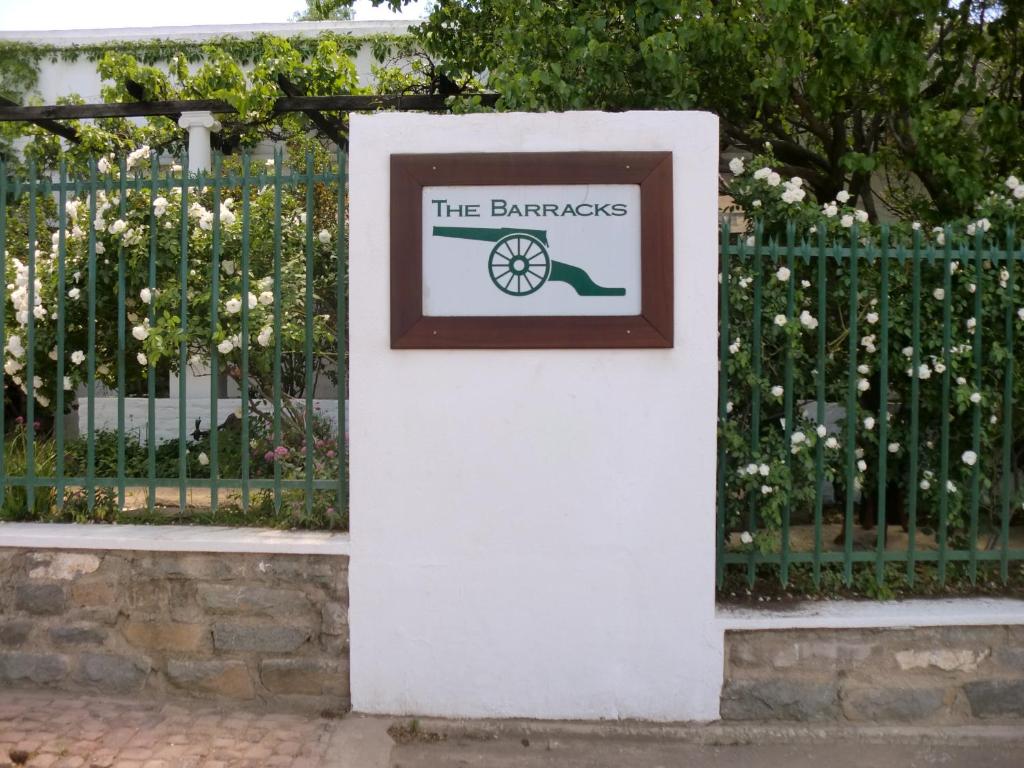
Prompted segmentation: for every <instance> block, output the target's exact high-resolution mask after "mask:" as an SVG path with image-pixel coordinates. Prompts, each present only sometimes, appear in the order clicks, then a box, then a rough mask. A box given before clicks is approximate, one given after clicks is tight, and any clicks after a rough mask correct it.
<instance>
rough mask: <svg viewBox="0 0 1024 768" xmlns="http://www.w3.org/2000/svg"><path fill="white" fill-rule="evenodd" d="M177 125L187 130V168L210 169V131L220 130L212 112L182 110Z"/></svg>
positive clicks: (195, 169)
mask: <svg viewBox="0 0 1024 768" xmlns="http://www.w3.org/2000/svg"><path fill="white" fill-rule="evenodd" d="M178 125H179V126H181V127H182V128H184V129H185V130H187V131H188V169H189V170H190V171H192V172H195V171H208V170H210V133H211V132H213V131H219V130H220V123H219V122H217V120H216V119H214V117H213V113H212V112H182V113H181V117H179V118H178Z"/></svg>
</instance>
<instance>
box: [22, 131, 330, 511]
mask: <svg viewBox="0 0 1024 768" xmlns="http://www.w3.org/2000/svg"><path fill="white" fill-rule="evenodd" d="M154 159H155V158H154V156H151V154H150V152H149V149H148V148H147V147H141V148H139V149H138V150H137V151H135V152H132V153H131V154H129V155H128V157H127V162H126V163H124V164H121V163H119V162H118V161H117V160H116V159H115V158H114V157H112V156H104V157H103V158H101V162H100V163H98V164H97V165H98V168H97V170H98V169H99V167H103V168H105V169H106V173H105V175H101V176H99V180H98V184H97V187H98V188H97V191H96V194H95V197H93V196H91V195H90V193H89V189H88V187H86V188H85V189H84V190H83V191H82V192H81V193H79V194H70V195H68V196H67V200H66V201H65V205H64V208H63V210H58V209H57V206H56V205H55V204H54V200H53V198H52V197H51V196H49V195H45V196H43V195H40V196H37V198H36V206H37V211H36V240H37V245H36V249H35V264H34V270H35V274H34V289H33V291H32V293H33V294H34V296H33V297H32V304H33V305H34V306H31V307H30V306H29V304H30V299H29V293H30V291H29V290H28V281H29V266H28V265H29V259H28V225H27V223H26V222H27V220H28V215H29V214H28V208H29V203H28V201H27V197H26V196H24V195H23V196H22V197H21V198H20V199H19V200H17V201H15V202H14V203H13V204H9V205H8V208H7V225H8V226H7V230H6V258H5V270H6V271H5V278H6V291H5V298H6V301H5V304H4V312H5V318H4V319H5V345H4V349H3V363H4V377H5V379H4V380H5V390H6V392H7V394H8V398H9V399H12V400H16V399H17V396H18V395H20V397H21V398H22V399H23V400H24V398H26V397H27V393H28V389H29V388H28V384H27V378H28V374H27V357H28V355H29V354H31V353H32V350H29V349H28V315H29V312H30V311H31V312H32V316H33V323H34V338H35V349H34V359H33V363H34V371H33V374H34V381H33V384H34V391H33V395H34V398H35V409H34V410H35V418H36V419H37V420H38V421H40V426H41V429H40V432H41V437H40V439H45V437H46V435H47V433H48V428H47V426H46V425H47V424H49V423H51V422H52V420H53V419H54V418H55V416H56V415H57V414H55V413H54V409H55V407H56V401H57V397H56V395H57V391H56V388H57V386H58V381H57V377H58V357H59V355H58V343H57V342H58V294H59V293H60V292H61V290H62V291H63V307H64V317H63V322H64V334H63V353H64V358H63V361H62V364H63V379H62V381H61V382H59V384H60V386H61V387H62V389H63V392H64V406H65V409H69V408H70V407H71V405H72V403H73V400H74V391H75V390H76V389H77V388H78V386H79V385H81V384H84V383H86V382H87V377H88V373H89V368H90V362H91V365H92V367H93V368H94V369H95V379H96V381H97V382H99V383H102V384H104V385H106V386H107V387H109V388H110V389H112V390H116V389H120V390H121V391H122V392H123V393H124V394H126V395H132V394H145V393H146V391H147V381H148V378H147V377H148V376H149V375H150V372H151V371H152V372H154V374H157V373H159V374H160V375H166V374H167V373H179V368H180V359H181V355H180V351H181V347H182V345H183V346H184V349H185V358H186V360H187V364H188V365H189V366H190V367H192V368H193V369H196V368H202V367H212V365H213V360H214V358H215V365H216V368H217V369H218V370H219V371H220V372H222V373H223V374H226V375H227V376H228V377H230V378H232V379H234V380H235V381H236V382H237V383H239V384H240V385H241V383H242V376H243V374H242V350H243V348H245V347H246V345H247V351H248V377H247V379H246V382H247V384H248V391H249V410H250V414H251V417H250V434H251V436H252V438H253V439H252V444H251V446H250V451H251V454H252V457H253V459H252V462H251V464H252V466H251V469H250V471H251V474H252V476H254V477H256V476H261V475H262V476H268V473H269V476H273V472H274V465H275V464H277V463H279V462H282V461H284V459H285V458H289V457H295V458H297V457H299V456H300V454H301V455H304V453H305V451H306V448H307V446H306V445H305V435H306V423H305V422H306V415H305V412H304V411H305V403H304V400H303V396H304V392H305V391H306V387H307V385H308V386H313V385H314V382H307V381H306V379H305V376H306V372H305V367H306V361H305V345H306V336H307V333H306V327H307V325H306V324H307V299H306V283H307V249H309V251H308V252H309V254H310V256H311V263H312V267H313V270H312V275H311V278H312V284H313V302H312V305H309V309H310V310H311V313H312V325H311V331H312V333H311V339H312V348H313V358H312V359H313V367H314V371H313V374H314V377H315V378H328V379H331V380H332V381H335V382H336V380H337V371H338V370H339V366H338V333H339V326H338V318H337V291H338V289H339V287H338V284H339V281H338V261H337V259H338V256H337V252H338V248H337V245H338V243H337V238H338V212H337V202H336V201H337V190H336V189H331V188H329V185H326V184H321V183H315V184H314V195H313V197H312V201H313V202H312V208H311V209H310V210H309V211H307V200H306V184H305V181H304V179H303V176H302V174H303V173H304V170H299V171H297V172H296V175H295V180H294V181H291V182H286V183H283V184H282V185H281V188H280V200H279V201H278V202H277V205H278V206H279V208H280V211H281V215H280V226H279V230H280V267H279V268H280V279H275V220H276V217H275V187H274V184H273V179H274V169H273V168H272V167H265V166H264V164H263V163H260V164H259V167H252V168H250V172H251V174H252V178H250V183H249V186H248V189H249V200H248V211H247V212H246V204H245V202H244V199H243V197H244V194H245V193H244V191H243V187H242V185H241V183H240V182H241V167H240V164H239V162H238V161H234V162H233V163H230V164H228V163H226V165H227V166H228V167H226V168H225V169H224V174H223V175H222V179H223V186H222V187H221V189H220V191H219V195H218V196H219V200H215V193H214V190H213V188H212V186H211V184H209V183H207V184H206V185H205V186H203V187H202V188H199V189H197V188H196V187H195V186H190V187H189V188H188V189H187V191H186V192H185V193H184V195H185V203H184V205H183V193H182V187H181V180H182V172H181V171H180V167H178V168H177V170H174V171H170V172H169V171H167V170H166V169H164V170H160V171H159V178H160V180H161V181H160V183H159V185H158V187H157V189H156V191H155V193H151V192H150V189H149V185H150V183H151V182H150V174H151V171H152V167H151V163H152V162H153V160H154ZM259 173H263V176H258V174H259ZM282 173H283V174H284V175H287V174H288V173H290V171H289V170H288V169H286V168H283V169H282ZM122 174H125V177H124V178H123V179H122ZM191 183H192V184H193V185H194V184H195V183H196V181H195V179H194V178H193V179H192V182H191ZM183 208H184V210H183ZM308 216H312V221H311V222H310V225H311V226H310V227H307V217H308ZM183 228H184V229H183ZM183 232H184V236H183ZM246 239H247V241H248V249H247V251H245V250H244V249H243V241H244V240H246ZM215 240H216V247H217V249H218V251H219V259H218V260H217V264H216V267H215V263H214V262H215V259H214V247H215ZM183 241H184V246H185V248H186V249H187V255H186V257H185V260H184V264H183V263H182V258H181V254H182V247H183ZM90 242H93V243H94V250H95V270H94V273H93V274H90V269H89V251H90ZM62 244H63V249H64V254H65V255H64V262H63V268H64V277H63V280H64V285H63V288H61V286H60V270H59V265H60V253H61V247H62ZM151 254H152V256H153V262H154V263H153V265H152V268H153V270H152V271H153V273H154V274H155V279H152V278H151V276H150V272H151V264H150V261H151ZM119 263H121V264H122V265H123V270H119ZM243 264H245V265H246V269H245V270H243V269H242V265H243ZM183 273H184V277H185V285H184V290H185V302H184V304H185V311H184V313H183V312H182V282H181V278H182V274H183ZM93 282H94V288H93V286H92V283H93ZM215 284H216V297H214V286H215ZM122 291H123V307H124V311H123V314H122V315H120V316H119V297H121V296H122ZM90 295H92V297H93V298H94V301H95V323H94V324H93V331H94V333H95V345H94V347H93V348H92V349H91V350H90V346H89V332H90V322H89V300H90ZM243 304H244V307H245V313H246V314H247V320H248V324H247V329H248V330H247V333H246V332H245V331H243V327H242V319H243V311H242V310H243ZM183 314H184V318H185V324H184V326H183V324H182V316H183ZM278 324H279V327H280V338H279V339H278V338H277V331H276V328H277V326H278ZM122 335H123V351H120V350H121V349H122V347H121V338H122ZM278 347H280V353H281V381H282V397H281V398H279V399H277V398H275V397H274V357H275V352H276V350H277V348H278ZM90 352H91V353H92V359H91V361H90ZM122 355H123V357H122V358H121V359H123V368H124V386H123V388H119V387H118V383H119V381H118V361H119V357H121V356H122ZM24 405H25V404H24V403H22V405H21V406H20V409H21V412H24V410H25V408H24ZM275 409H276V410H277V412H278V415H279V416H280V420H281V423H282V431H283V435H282V441H281V442H280V443H279V444H275V443H274V441H272V439H271V438H272V430H271V428H270V425H271V424H272V422H273V417H274V411H275ZM15 410H16V411H18V410H19V409H18V407H15ZM227 415H228V414H227V413H221V417H222V418H223V417H224V416H227ZM205 429H209V425H205ZM314 438H315V441H316V444H317V449H318V453H317V460H316V467H315V468H316V470H317V476H318V477H331V476H332V475H331V474H330V473H331V472H332V471H333V472H335V473H336V472H337V468H338V463H339V461H340V458H339V456H340V455H341V453H342V450H341V446H340V445H339V442H338V438H337V433H336V430H335V428H334V427H333V426H332V425H330V423H329V422H327V421H326V420H325V419H323V418H320V419H319V420H317V422H316V424H315V435H314ZM278 449H282V450H278ZM309 450H313V446H309ZM274 451H277V453H273V452H274ZM328 452H329V453H330V454H331V455H330V456H327V453H328ZM270 454H273V458H272V459H266V458H265V457H266V456H268V455H270ZM321 454H322V455H321ZM197 455H198V452H197V451H191V450H190V460H189V468H190V474H191V475H193V476H199V477H202V476H209V467H208V464H206V463H203V462H201V461H199V460H198V459H197V458H196V456H197ZM321 459H323V461H321ZM303 465H304V461H298V462H293V463H292V464H291V465H289V474H286V476H295V475H296V473H299V472H301V471H302V467H303ZM171 470H172V471H173V474H170V475H166V474H165V475H160V476H177V470H176V468H175V467H174V465H173V464H172V465H171ZM300 476H301V475H300ZM333 476H336V474H335V475H333ZM332 511H333V510H332Z"/></svg>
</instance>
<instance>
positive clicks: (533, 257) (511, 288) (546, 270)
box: [434, 227, 626, 296]
mask: <svg viewBox="0 0 1024 768" xmlns="http://www.w3.org/2000/svg"><path fill="white" fill-rule="evenodd" d="M434 236H435V237H454V238H458V239H460V240H481V241H483V242H487V243H494V247H493V248H492V249H491V254H490V256H489V257H488V260H487V269H488V272H489V273H490V275H491V282H492V283H494V285H495V287H497V289H498V290H499V291H501V292H502V293H507V294H508V295H509V296H529V295H530V294H531V293H535V292H536V291H537V290H539V289H540V287H541V286H542V285H544V283H546V282H547V281H549V280H553V281H556V282H561V283H568V284H569V285H571V286H572V287H573V289H574V290H575V291H576V294H577V295H578V296H625V295H626V289H625V288H604V287H602V286H600V285H598V284H597V283H595V282H594V281H593V280H591V279H590V275H588V274H587V273H586V272H585V271H584V270H582V269H580V268H579V267H574V266H572V265H571V264H566V263H565V262H562V261H554V260H553V259H552V258H551V257H550V256H549V255H548V250H547V249H548V247H549V246H548V233H547V232H546V231H545V230H542V229H509V228H501V229H494V228H474V227H434Z"/></svg>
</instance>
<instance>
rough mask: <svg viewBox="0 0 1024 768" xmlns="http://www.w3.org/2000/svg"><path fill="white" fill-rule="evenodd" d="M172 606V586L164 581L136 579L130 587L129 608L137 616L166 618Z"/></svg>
mask: <svg viewBox="0 0 1024 768" xmlns="http://www.w3.org/2000/svg"><path fill="white" fill-rule="evenodd" d="M169 604H170V586H169V585H168V583H167V581H166V580H162V579H136V580H134V581H132V582H131V584H130V585H129V587H128V606H129V608H130V609H131V611H132V612H133V613H135V614H147V615H150V616H164V615H166V614H167V607H168V605H169Z"/></svg>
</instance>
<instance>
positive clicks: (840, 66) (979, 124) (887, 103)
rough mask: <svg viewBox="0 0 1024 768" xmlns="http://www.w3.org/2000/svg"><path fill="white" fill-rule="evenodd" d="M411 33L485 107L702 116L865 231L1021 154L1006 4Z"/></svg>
mask: <svg viewBox="0 0 1024 768" xmlns="http://www.w3.org/2000/svg"><path fill="white" fill-rule="evenodd" d="M404 2H408V0H387V3H388V5H390V6H391V7H393V8H397V7H400V6H401V5H402V4H403V3H404ZM376 4H380V3H376ZM417 34H418V36H419V39H420V41H421V44H422V45H423V46H424V48H425V50H426V52H427V53H428V54H429V55H430V56H431V57H433V58H435V59H436V61H437V63H438V64H439V66H441V67H442V68H443V70H444V72H445V74H446V76H447V77H449V78H451V79H452V80H453V81H456V82H460V81H464V80H466V79H467V78H469V77H472V76H480V75H481V74H482V73H486V75H485V77H486V83H487V85H488V87H490V88H493V89H495V90H497V91H499V92H500V93H501V94H502V96H503V99H502V101H501V102H500V103H499V107H498V108H499V109H502V108H503V109H508V110H526V111H543V110H571V109H604V110H627V109H707V110H710V111H713V112H715V113H717V114H718V115H719V117H720V119H721V124H722V143H723V147H725V146H733V147H736V148H738V149H740V150H746V151H750V152H759V151H761V150H762V149H763V148H764V145H765V143H768V144H769V145H770V148H771V151H772V152H773V153H774V155H775V157H776V158H777V159H778V160H779V161H780V163H782V168H781V170H782V171H784V172H785V173H791V174H793V175H798V176H800V177H801V178H804V179H806V180H807V182H808V184H809V186H810V188H811V189H812V190H813V192H814V193H815V196H816V197H817V198H818V199H819V200H830V199H833V198H834V197H835V195H836V194H837V193H838V192H839V191H840V190H842V189H844V188H849V189H850V190H852V191H853V192H854V193H855V194H858V195H860V196H861V197H862V199H863V200H864V204H865V206H867V207H868V210H869V212H870V213H871V214H872V217H876V216H877V213H878V212H877V211H876V210H875V207H876V205H875V199H876V197H877V199H881V200H882V202H883V203H884V204H885V205H886V206H887V207H888V208H889V209H890V210H892V211H893V212H895V213H897V214H902V215H905V216H908V217H910V216H912V217H915V218H931V219H933V220H940V219H946V218H951V217H955V216H958V215H961V214H963V213H965V212H967V211H968V210H969V209H970V208H971V207H972V206H973V205H974V203H975V202H976V201H977V200H979V199H980V198H981V197H982V196H983V194H984V192H985V190H986V189H988V188H989V187H990V185H991V183H992V180H993V179H996V178H999V177H1005V175H1006V174H1008V173H1010V172H1012V171H1014V170H1016V169H1018V168H1019V166H1020V163H1021V159H1022V157H1024V5H1022V4H1020V3H1009V2H1002V3H1000V2H995V1H994V0H962V1H961V2H955V3H954V2H949V0H772V2H765V1H764V0H572V1H571V2H570V1H569V0H525V1H524V0H438V1H437V2H436V3H435V4H434V6H433V7H432V9H431V12H430V16H429V18H428V19H427V20H426V22H425V23H424V24H423V25H422V26H421V27H420V29H419V30H418V32H417ZM869 190H873V191H874V193H875V196H872V195H870V194H868V192H869Z"/></svg>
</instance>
